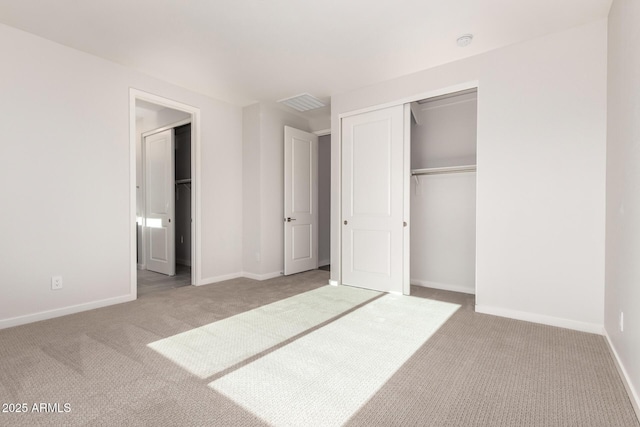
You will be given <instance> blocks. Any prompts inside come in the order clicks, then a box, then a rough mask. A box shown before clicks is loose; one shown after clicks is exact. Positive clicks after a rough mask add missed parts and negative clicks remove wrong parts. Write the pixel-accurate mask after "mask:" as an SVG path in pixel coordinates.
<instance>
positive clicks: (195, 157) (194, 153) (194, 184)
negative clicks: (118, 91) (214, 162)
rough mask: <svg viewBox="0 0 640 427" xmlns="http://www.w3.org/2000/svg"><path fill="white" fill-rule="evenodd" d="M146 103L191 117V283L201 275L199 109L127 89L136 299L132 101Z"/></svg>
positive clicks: (134, 269)
mask: <svg viewBox="0 0 640 427" xmlns="http://www.w3.org/2000/svg"><path fill="white" fill-rule="evenodd" d="M138 100H140V101H146V102H150V103H153V104H157V105H161V106H163V107H167V108H172V109H174V110H180V111H183V112H185V113H188V114H190V115H191V119H190V122H191V191H192V194H193V195H194V197H192V199H191V218H192V221H191V284H192V285H196V286H197V285H199V284H200V280H201V277H202V274H201V258H202V257H201V247H202V242H201V236H200V230H201V224H200V218H201V206H202V203H201V197H200V196H201V194H200V171H201V164H200V147H201V144H200V109H199V108H196V107H193V106H191V105H187V104H183V103H181V102H178V101H174V100H172V99H169V98H164V97H161V96H158V95H154V94H152V93H148V92H144V91H142V90H139V89H135V88H129V216H130V224H131V226H130V229H129V237H130V239H129V259H130V262H129V264H130V279H129V280H130V294H131V296H132V297H134V298H137V297H138V283H137V267H138V266H137V262H136V255H137V244H136V237H137V222H136V203H137V200H136V171H137V167H136V142H137V137H138V136H137V134H136V101H138Z"/></svg>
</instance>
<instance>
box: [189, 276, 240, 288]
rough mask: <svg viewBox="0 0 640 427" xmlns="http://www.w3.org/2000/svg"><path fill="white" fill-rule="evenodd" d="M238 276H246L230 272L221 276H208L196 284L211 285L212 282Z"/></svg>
mask: <svg viewBox="0 0 640 427" xmlns="http://www.w3.org/2000/svg"><path fill="white" fill-rule="evenodd" d="M238 277H244V276H243V274H242V273H230V274H223V275H221V276H213V277H207V278H205V279H202V280H200V282H199V283H198V284H197V285H196V286H203V285H210V284H212V283H218V282H224V281H225V280H231V279H237V278H238Z"/></svg>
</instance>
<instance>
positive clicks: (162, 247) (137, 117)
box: [131, 90, 199, 295]
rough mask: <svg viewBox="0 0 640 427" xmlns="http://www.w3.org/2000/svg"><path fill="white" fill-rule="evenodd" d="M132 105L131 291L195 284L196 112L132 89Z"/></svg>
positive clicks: (196, 262)
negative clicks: (132, 220) (133, 211)
mask: <svg viewBox="0 0 640 427" xmlns="http://www.w3.org/2000/svg"><path fill="white" fill-rule="evenodd" d="M131 108H132V113H131V122H132V126H131V127H132V129H131V140H132V141H131V143H132V151H133V149H134V150H135V155H134V157H133V158H134V159H135V161H134V162H132V163H133V164H132V169H134V171H133V173H132V178H134V179H135V193H134V194H135V200H132V203H133V207H134V209H135V230H134V238H133V239H132V240H133V242H132V247H133V250H132V252H135V253H134V254H133V257H132V259H133V263H132V274H131V277H132V293H134V292H135V295H142V294H145V293H150V292H155V291H158V290H163V289H169V288H175V287H180V286H186V285H191V284H194V285H196V284H197V277H198V274H197V271H198V267H199V265H198V264H199V263H198V252H197V249H196V248H197V242H198V241H199V239H198V235H197V230H198V228H199V227H197V225H198V215H197V213H198V210H197V206H198V204H197V203H196V202H197V200H198V197H197V195H198V191H197V190H198V187H197V179H196V178H197V176H198V173H197V172H198V170H197V167H196V166H197V153H198V144H197V143H198V132H197V130H198V126H197V125H198V123H197V117H198V116H199V112H198V110H197V109H194V108H193V107H189V106H185V105H182V104H179V103H176V102H175V101H171V100H167V99H164V98H160V97H156V96H154V95H151V94H146V93H143V92H139V91H135V90H132V92H131ZM132 154H133V153H132Z"/></svg>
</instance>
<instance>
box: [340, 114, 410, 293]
mask: <svg viewBox="0 0 640 427" xmlns="http://www.w3.org/2000/svg"><path fill="white" fill-rule="evenodd" d="M403 117H404V107H403V106H402V105H399V106H395V107H390V108H385V109H382V110H376V111H372V112H368V113H363V114H358V115H354V116H349V117H346V118H343V119H342V129H341V131H342V221H343V223H342V283H343V284H345V285H351V286H357V287H362V288H367V289H373V290H377V291H383V292H398V293H402V292H403V243H404V240H403V238H404V236H403V231H404V230H403V229H404V224H403V223H404V180H403V174H404V145H405V144H404V133H405V131H404V120H403Z"/></svg>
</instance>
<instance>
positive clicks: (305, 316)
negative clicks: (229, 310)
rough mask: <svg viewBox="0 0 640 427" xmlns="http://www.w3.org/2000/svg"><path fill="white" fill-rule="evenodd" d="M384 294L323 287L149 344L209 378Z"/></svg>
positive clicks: (182, 365) (173, 359)
mask: <svg viewBox="0 0 640 427" xmlns="http://www.w3.org/2000/svg"><path fill="white" fill-rule="evenodd" d="M378 295H380V293H379V292H374V291H369V290H365V289H358V288H352V287H349V286H337V287H336V286H323V287H321V288H318V289H314V290H312V291H309V292H305V293H302V294H299V295H295V296H293V297H290V298H287V299H284V300H280V301H277V302H275V303H272V304H269V305H265V306H262V307H259V308H256V309H254V310H251V311H247V312H245V313H241V314H238V315H235V316H232V317H228V318H226V319H222V320H220V321H218V322H214V323H210V324H208V325H205V326H201V327H198V328H195V329H191V330H189V331H186V332H183V333H180V334H177V335H174V336H171V337H168V338H164V339H162V340H159V341H155V342H152V343H150V344H148V345H147V346H148V347H150V348H152V349H153V350H155V351H157V352H158V353H160V354H162V355H163V356H165V357H166V358H168V359H169V360H171V361H173V362H175V363H176V364H178V365H179V366H181V367H182V368H184V369H186V370H187V371H189V372H190V373H192V374H194V375H197V376H198V377H200V378H207V377H210V376H211V375H214V374H216V373H218V372H220V371H224V370H225V369H227V368H230V367H231V366H233V365H235V364H237V363H239V362H242V361H243V360H246V359H247V358H249V357H251V356H254V355H256V354H258V353H260V352H262V351H264V350H267V349H269V348H271V347H273V346H275V345H277V344H280V343H281V342H283V341H285V340H287V339H289V338H291V337H294V336H296V335H298V334H300V333H302V332H304V331H306V330H308V329H310V328H313V327H315V326H317V325H319V324H321V323H322V322H325V321H327V320H329V319H331V318H333V317H335V316H337V315H340V314H342V313H344V312H345V311H348V310H350V309H352V308H353V307H355V306H357V305H358V304H362V303H363V302H366V301H368V300H370V299H371V298H375V297H376V296H378Z"/></svg>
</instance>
